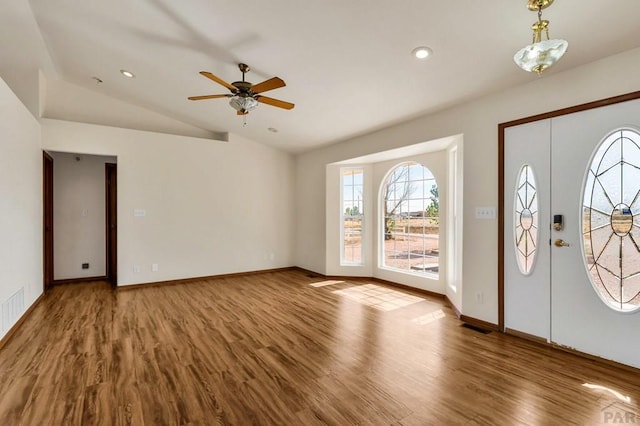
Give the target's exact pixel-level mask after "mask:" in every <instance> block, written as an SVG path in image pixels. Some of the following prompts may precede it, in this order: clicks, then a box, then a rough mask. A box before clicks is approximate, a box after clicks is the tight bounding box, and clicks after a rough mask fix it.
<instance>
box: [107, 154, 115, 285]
mask: <svg viewBox="0 0 640 426" xmlns="http://www.w3.org/2000/svg"><path fill="white" fill-rule="evenodd" d="M104 171H105V179H104V184H105V232H106V235H105V241H106V259H105V275H106V280H107V281H108V282H110V283H111V286H112V287H116V286H117V285H118V165H117V163H105V164H104Z"/></svg>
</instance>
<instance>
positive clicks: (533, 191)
mask: <svg viewBox="0 0 640 426" xmlns="http://www.w3.org/2000/svg"><path fill="white" fill-rule="evenodd" d="M538 216H539V215H538V190H537V187H536V179H535V176H534V174H533V169H532V168H531V166H530V165H528V164H525V165H524V166H522V168H521V169H520V173H519V174H518V180H517V185H516V193H515V206H514V217H513V225H514V236H515V240H514V243H515V249H516V261H517V263H518V268H519V269H520V272H521V273H522V274H523V275H529V274H531V271H532V270H533V265H534V264H535V260H536V254H537V253H538V250H537V247H538Z"/></svg>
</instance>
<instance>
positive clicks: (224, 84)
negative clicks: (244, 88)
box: [200, 71, 236, 91]
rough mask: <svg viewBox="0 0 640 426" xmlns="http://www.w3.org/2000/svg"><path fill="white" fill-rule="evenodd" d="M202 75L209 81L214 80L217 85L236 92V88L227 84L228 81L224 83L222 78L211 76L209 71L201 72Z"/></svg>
mask: <svg viewBox="0 0 640 426" xmlns="http://www.w3.org/2000/svg"><path fill="white" fill-rule="evenodd" d="M200 74H202V75H203V76H205V77H207V78H208V79H209V80H213V81H215V82H216V83H218V84H221V85H223V86H224V87H226V88H227V89H229V90H232V91H233V90H236V88H235V86H232V85H230V84H229V83H227V82H226V81H224V80H223V79H221V78H220V77H216V76H215V75H213V74H211V73H210V72H209V71H200Z"/></svg>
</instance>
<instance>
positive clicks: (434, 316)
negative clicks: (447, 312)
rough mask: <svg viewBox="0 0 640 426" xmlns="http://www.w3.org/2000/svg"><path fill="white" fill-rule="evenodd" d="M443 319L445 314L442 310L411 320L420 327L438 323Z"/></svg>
mask: <svg viewBox="0 0 640 426" xmlns="http://www.w3.org/2000/svg"><path fill="white" fill-rule="evenodd" d="M441 318H444V312H442V309H438V310H437V311H435V312H430V313H428V314H426V315H422V316H419V317H417V318H414V319H412V320H411V322H412V323H414V324H418V325H426V324H429V323H432V322H434V321H438V320H439V319H441Z"/></svg>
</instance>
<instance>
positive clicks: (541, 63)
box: [513, 0, 569, 75]
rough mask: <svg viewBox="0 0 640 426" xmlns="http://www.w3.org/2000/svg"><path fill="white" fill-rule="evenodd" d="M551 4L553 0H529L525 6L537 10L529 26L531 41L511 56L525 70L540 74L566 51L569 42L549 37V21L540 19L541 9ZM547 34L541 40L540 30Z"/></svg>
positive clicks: (533, 10)
mask: <svg viewBox="0 0 640 426" xmlns="http://www.w3.org/2000/svg"><path fill="white" fill-rule="evenodd" d="M551 4H553V0H529V1H528V2H527V8H528V9H529V10H530V11H532V12H538V21H537V22H534V23H533V25H532V26H531V29H532V30H533V41H532V43H531V44H530V45H528V46H525V47H523V48H522V49H520V50H519V51H518V53H516V54H515V55H514V56H513V60H514V61H515V63H516V64H517V65H518V66H519V67H520V68H522V69H523V70H525V71H529V72H535V73H538V75H539V74H542V72H543V71H544V70H546V69H547V68H549V67H550V66H551V65H553V64H555V63H556V62H558V60H559V59H560V58H562V55H564V53H565V52H566V51H567V46H569V43H568V42H567V41H566V40H562V39H553V40H550V39H549V21H547V20H546V19H544V20H543V19H542V10H543V9H546V8H547V7H549V6H551ZM543 31H544V33H545V34H546V36H547V39H546V40H542V32H543Z"/></svg>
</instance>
